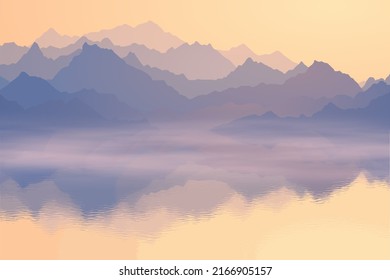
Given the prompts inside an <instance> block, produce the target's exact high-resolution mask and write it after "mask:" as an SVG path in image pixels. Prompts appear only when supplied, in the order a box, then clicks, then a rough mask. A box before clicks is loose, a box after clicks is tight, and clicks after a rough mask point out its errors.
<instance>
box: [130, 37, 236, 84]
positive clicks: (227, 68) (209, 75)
mask: <svg viewBox="0 0 390 280" xmlns="http://www.w3.org/2000/svg"><path fill="white" fill-rule="evenodd" d="M129 49H130V51H131V52H132V53H134V54H135V55H136V56H137V57H138V59H139V60H140V62H141V63H142V64H143V65H148V66H150V67H156V68H159V69H161V70H168V71H170V72H172V73H174V74H176V75H180V74H184V75H185V76H186V77H187V78H188V79H189V80H197V79H202V80H215V79H219V78H223V77H225V76H227V75H228V74H229V73H230V72H232V71H233V70H234V69H235V67H234V65H233V64H232V63H231V62H230V61H229V60H228V59H226V58H225V57H224V56H223V55H221V54H220V53H219V52H218V51H217V50H215V49H214V48H213V47H212V46H211V45H201V44H199V43H198V42H195V43H193V44H191V45H190V44H187V43H185V44H182V45H181V46H179V47H177V48H170V49H169V50H167V51H166V52H165V53H161V52H158V51H156V50H150V49H148V48H146V47H145V46H142V45H136V44H135V45H132V46H131V47H130V48H129Z"/></svg>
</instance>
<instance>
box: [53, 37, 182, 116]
mask: <svg viewBox="0 0 390 280" xmlns="http://www.w3.org/2000/svg"><path fill="white" fill-rule="evenodd" d="M51 83H52V84H53V85H54V86H55V87H56V88H57V89H59V90H62V91H67V92H76V91H79V90H82V89H94V90H96V91H98V92H100V93H110V94H114V95H115V96H116V97H117V98H118V99H119V100H121V101H124V102H126V103H127V104H129V105H130V106H131V107H133V108H135V109H137V110H139V111H153V110H158V109H162V108H166V109H168V108H170V109H172V110H180V108H181V107H183V104H185V103H186V102H187V99H186V98H185V97H184V96H182V95H180V94H178V93H177V92H176V91H175V90H174V89H173V88H171V87H168V86H167V85H166V84H165V83H164V82H161V81H153V80H152V79H151V78H150V77H149V76H148V75H147V74H145V73H144V72H142V71H140V70H138V69H136V68H134V67H132V66H130V65H128V64H126V63H125V62H124V61H123V60H122V59H120V58H119V57H118V56H117V55H116V54H115V53H114V52H113V51H112V50H108V49H101V48H99V47H98V46H97V45H92V46H90V45H88V44H84V45H83V50H82V51H81V53H80V54H79V55H78V56H76V57H75V58H74V59H73V60H72V62H71V63H70V64H69V66H67V67H65V68H63V69H62V70H61V71H60V72H59V73H58V74H57V75H56V77H55V78H54V79H53V80H52V81H51Z"/></svg>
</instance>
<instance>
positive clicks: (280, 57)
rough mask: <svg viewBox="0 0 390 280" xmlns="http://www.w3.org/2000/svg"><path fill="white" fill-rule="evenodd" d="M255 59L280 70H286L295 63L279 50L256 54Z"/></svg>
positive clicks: (291, 67)
mask: <svg viewBox="0 0 390 280" xmlns="http://www.w3.org/2000/svg"><path fill="white" fill-rule="evenodd" d="M256 60H257V61H260V62H262V63H264V64H266V65H268V66H269V67H271V68H274V69H279V70H280V71H282V72H287V71H288V70H291V69H293V68H294V67H295V66H297V64H296V63H295V62H293V61H291V60H290V59H289V58H287V57H286V56H285V55H284V54H282V53H281V52H279V51H275V52H273V53H270V54H263V55H259V56H257V59H256Z"/></svg>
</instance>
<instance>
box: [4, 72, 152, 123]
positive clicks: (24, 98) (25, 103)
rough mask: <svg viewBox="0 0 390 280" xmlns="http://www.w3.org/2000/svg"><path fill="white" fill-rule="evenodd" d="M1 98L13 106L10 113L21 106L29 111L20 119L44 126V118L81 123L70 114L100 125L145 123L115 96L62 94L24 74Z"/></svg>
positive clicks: (89, 92)
mask: <svg viewBox="0 0 390 280" xmlns="http://www.w3.org/2000/svg"><path fill="white" fill-rule="evenodd" d="M0 97H1V98H3V99H5V100H7V101H8V102H11V103H9V104H10V106H11V107H10V110H11V109H12V108H14V107H15V106H14V105H12V104H14V103H15V104H18V106H17V107H20V108H25V109H26V110H25V111H23V110H19V109H18V108H16V109H18V110H17V111H18V112H19V113H21V112H22V111H23V112H24V113H23V114H22V115H20V116H21V117H27V116H30V117H32V118H33V119H34V120H35V121H36V120H38V119H40V122H41V121H43V119H44V118H47V119H50V118H54V119H56V120H58V117H59V116H60V115H61V119H66V120H70V119H71V118H74V120H75V121H76V120H77V118H76V117H75V116H66V112H68V113H69V114H70V115H71V114H75V113H76V112H77V114H76V116H78V117H80V118H81V119H83V120H84V121H87V120H88V118H86V117H87V116H89V117H92V118H95V119H96V120H99V121H101V120H103V119H104V120H110V121H116V122H118V121H119V122H123V121H141V120H144V119H145V118H144V117H143V116H142V115H141V114H139V113H138V112H137V111H136V110H134V109H133V108H131V107H130V106H129V105H127V104H126V103H122V102H120V101H119V100H118V99H117V98H116V97H115V96H113V95H110V94H100V93H97V92H95V91H93V90H82V91H79V92H76V93H72V94H69V93H63V92H59V91H57V90H56V89H55V88H54V87H53V86H51V85H50V84H49V83H48V82H47V81H45V80H43V79H41V78H37V77H31V76H29V75H27V74H26V73H22V74H20V75H19V77H18V78H16V79H15V80H13V81H12V82H11V83H10V84H9V85H8V86H7V87H5V88H4V89H3V90H0ZM12 102H14V103H12ZM3 103H4V102H3ZM4 104H5V103H4ZM4 104H3V105H4ZM4 106H5V105H4ZM82 108H85V109H86V110H87V111H86V112H85V114H84V113H83V112H82ZM14 109H15V108H14ZM10 110H8V111H10ZM11 111H13V109H12V110H11ZM45 114H46V116H45ZM26 121H28V119H27V120H26ZM85 124H87V123H85ZM113 124H114V123H113Z"/></svg>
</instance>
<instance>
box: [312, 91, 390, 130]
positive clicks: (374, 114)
mask: <svg viewBox="0 0 390 280" xmlns="http://www.w3.org/2000/svg"><path fill="white" fill-rule="evenodd" d="M389 105H390V92H389V93H387V94H384V95H382V96H379V97H377V98H375V99H373V100H372V101H371V102H370V103H369V104H368V105H367V106H366V107H363V108H353V109H341V108H339V107H337V106H336V105H334V104H333V103H329V104H327V105H326V106H325V107H324V108H323V109H322V110H321V111H319V112H318V113H316V114H314V115H313V116H312V119H319V120H323V121H329V122H334V121H336V122H342V121H344V122H354V123H356V124H359V125H370V126H374V127H383V128H386V129H389V128H390V110H389Z"/></svg>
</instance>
